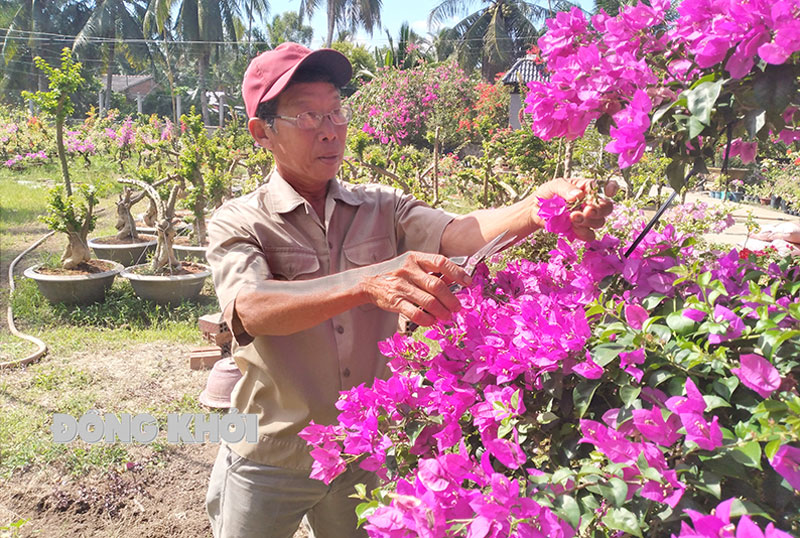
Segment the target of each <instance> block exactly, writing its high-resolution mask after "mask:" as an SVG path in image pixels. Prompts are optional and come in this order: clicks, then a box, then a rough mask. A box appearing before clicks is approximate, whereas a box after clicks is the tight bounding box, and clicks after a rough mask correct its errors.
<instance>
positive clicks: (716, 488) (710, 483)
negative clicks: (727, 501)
mask: <svg viewBox="0 0 800 538" xmlns="http://www.w3.org/2000/svg"><path fill="white" fill-rule="evenodd" d="M693 485H694V487H696V488H697V489H699V490H701V491H705V492H706V493H710V494H711V495H713V496H714V497H716V498H717V499H719V498H721V497H722V481H721V480H720V478H719V476H717V475H716V474H715V473H712V472H711V471H703V476H702V477H701V478H700V480H697V481H696V482H695V481H693Z"/></svg>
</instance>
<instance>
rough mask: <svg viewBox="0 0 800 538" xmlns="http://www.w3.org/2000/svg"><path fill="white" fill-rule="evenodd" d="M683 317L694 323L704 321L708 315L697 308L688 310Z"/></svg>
mask: <svg viewBox="0 0 800 538" xmlns="http://www.w3.org/2000/svg"><path fill="white" fill-rule="evenodd" d="M683 317H685V318H689V319H690V320H692V321H703V319H704V318H705V317H706V313H705V312H703V311H702V310H697V309H696V308H687V309H685V310H684V311H683Z"/></svg>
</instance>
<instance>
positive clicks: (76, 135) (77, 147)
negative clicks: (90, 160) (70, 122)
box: [64, 130, 97, 155]
mask: <svg viewBox="0 0 800 538" xmlns="http://www.w3.org/2000/svg"><path fill="white" fill-rule="evenodd" d="M65 134H66V135H67V137H66V140H64V149H66V150H67V153H80V154H83V155H94V153H95V151H96V149H97V148H95V145H94V142H93V141H92V140H91V138H90V137H88V136H86V137H82V136H81V135H82V133H81V132H80V131H69V130H68V131H66V133H65Z"/></svg>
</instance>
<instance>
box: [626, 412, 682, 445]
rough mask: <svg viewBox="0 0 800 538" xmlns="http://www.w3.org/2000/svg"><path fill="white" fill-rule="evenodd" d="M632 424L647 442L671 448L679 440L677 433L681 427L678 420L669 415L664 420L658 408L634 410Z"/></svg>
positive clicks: (676, 417) (671, 414)
mask: <svg viewBox="0 0 800 538" xmlns="http://www.w3.org/2000/svg"><path fill="white" fill-rule="evenodd" d="M633 423H634V424H635V425H636V429H637V430H639V432H641V434H642V435H643V436H644V437H645V438H646V439H647V440H648V441H652V442H654V443H658V444H659V445H662V446H672V445H673V444H675V442H676V441H677V440H678V439H680V438H681V434H680V433H678V429H680V427H681V421H680V418H678V416H677V415H675V414H673V413H670V414H669V416H668V417H667V419H666V420H664V415H663V413H662V411H661V408H659V407H653V408H652V409H634V410H633Z"/></svg>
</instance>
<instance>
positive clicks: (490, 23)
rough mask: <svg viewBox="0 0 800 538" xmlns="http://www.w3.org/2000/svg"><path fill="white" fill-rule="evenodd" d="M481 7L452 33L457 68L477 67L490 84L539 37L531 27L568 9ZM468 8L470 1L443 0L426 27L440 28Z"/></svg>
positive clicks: (509, 1)
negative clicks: (557, 11)
mask: <svg viewBox="0 0 800 538" xmlns="http://www.w3.org/2000/svg"><path fill="white" fill-rule="evenodd" d="M482 3H483V4H487V5H486V6H485V7H483V8H481V9H479V10H478V11H475V12H473V13H470V14H469V15H467V16H466V17H465V18H464V19H462V20H461V21H459V22H458V23H457V24H456V25H455V26H454V27H453V29H452V30H453V34H454V36H455V39H456V42H455V49H456V54H457V56H458V59H459V63H460V65H462V66H463V67H464V68H465V69H468V70H471V69H474V68H475V67H477V66H480V69H481V75H482V76H483V78H485V79H486V80H488V81H490V82H491V81H493V80H494V77H495V75H496V74H497V73H499V72H501V71H504V70H506V69H508V68H509V67H511V65H512V63H513V62H514V60H516V59H517V58H519V57H521V56H522V55H524V54H525V51H526V50H527V49H528V48H529V47H530V46H531V45H532V44H534V42H535V41H536V39H537V38H538V36H539V31H538V29H537V28H536V25H535V24H534V23H537V22H543V21H544V20H545V19H546V18H548V17H551V16H553V15H554V14H555V10H560V9H564V8H567V7H568V6H569V7H571V6H572V4H571V3H568V2H566V1H559V2H558V3H550V4H551V5H552V7H543V6H540V5H538V4H535V3H532V2H524V1H521V0H483V2H482ZM471 4H472V2H471V1H470V0H467V1H465V0H444V1H443V2H442V3H441V4H439V5H438V6H436V7H435V8H433V10H432V11H431V12H430V15H429V16H428V25H429V26H435V25H436V24H442V23H444V22H445V21H447V20H448V19H450V18H451V17H454V16H459V15H461V14H462V13H464V11H465V10H466V8H468V7H469V6H470V5H471Z"/></svg>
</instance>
